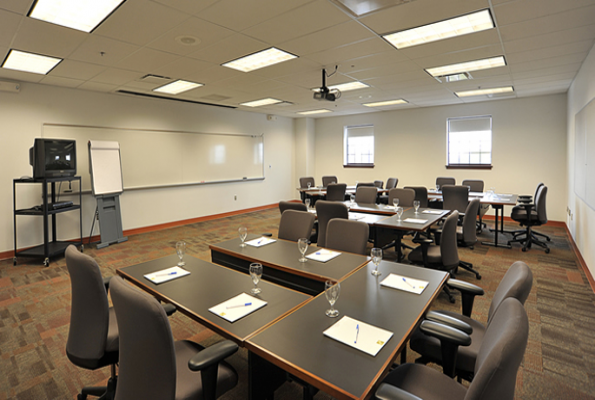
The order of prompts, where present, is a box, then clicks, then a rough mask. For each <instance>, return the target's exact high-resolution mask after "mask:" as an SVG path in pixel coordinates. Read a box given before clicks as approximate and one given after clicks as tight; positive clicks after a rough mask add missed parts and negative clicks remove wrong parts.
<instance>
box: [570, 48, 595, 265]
mask: <svg viewBox="0 0 595 400" xmlns="http://www.w3.org/2000/svg"><path fill="white" fill-rule="evenodd" d="M593 99H595V46H594V47H593V48H592V49H591V52H590V53H589V55H588V56H587V58H586V60H585V61H584V62H583V65H582V67H581V69H580V71H579V73H578V74H577V76H576V77H575V79H574V81H573V83H572V85H571V87H570V90H569V91H568V143H567V151H568V167H567V168H568V178H567V181H568V207H569V214H568V215H567V216H566V218H565V220H566V223H567V225H568V227H569V229H570V233H571V234H572V236H573V238H574V241H575V242H576V245H577V246H578V248H579V250H580V252H581V254H582V256H583V258H584V259H585V262H586V263H587V266H588V267H589V270H590V271H591V275H595V210H593V209H592V208H591V207H589V206H588V205H587V204H586V203H585V202H584V201H583V200H581V199H580V198H579V197H578V196H576V195H575V194H574V143H575V142H574V134H575V131H574V120H575V116H576V114H577V113H578V112H579V111H580V110H582V108H583V107H584V106H586V105H587V104H588V103H589V102H590V101H591V100H593ZM591 128H593V127H591ZM593 135H595V132H593V131H591V136H593ZM589 156H590V157H591V158H593V157H594V155H593V154H591V155H587V157H589ZM587 179H588V182H589V183H590V184H595V177H592V176H590V177H587Z"/></svg>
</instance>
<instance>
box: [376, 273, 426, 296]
mask: <svg viewBox="0 0 595 400" xmlns="http://www.w3.org/2000/svg"><path fill="white" fill-rule="evenodd" d="M380 284H381V285H382V286H388V287H390V288H393V289H399V290H404V291H405V292H411V293H415V294H421V293H422V292H423V291H424V289H425V288H426V286H428V282H427V281H420V280H418V279H413V278H407V277H405V276H401V275H397V274H390V275H389V276H387V277H386V278H384V280H383V281H382V282H380Z"/></svg>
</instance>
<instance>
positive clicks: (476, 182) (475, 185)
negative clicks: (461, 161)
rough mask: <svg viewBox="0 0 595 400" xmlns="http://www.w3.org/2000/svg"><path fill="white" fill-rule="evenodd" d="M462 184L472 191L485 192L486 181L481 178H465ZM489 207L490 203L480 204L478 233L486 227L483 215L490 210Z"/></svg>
mask: <svg viewBox="0 0 595 400" xmlns="http://www.w3.org/2000/svg"><path fill="white" fill-rule="evenodd" d="M461 185H463V186H467V187H469V191H470V192H475V193H483V187H484V183H483V181H482V180H480V179H465V180H464V181H463V183H461ZM489 209H490V205H489V204H480V205H479V212H478V215H479V221H477V232H478V233H481V231H482V229H483V228H485V226H486V224H484V223H483V216H484V215H486V213H487V212H488V210H489Z"/></svg>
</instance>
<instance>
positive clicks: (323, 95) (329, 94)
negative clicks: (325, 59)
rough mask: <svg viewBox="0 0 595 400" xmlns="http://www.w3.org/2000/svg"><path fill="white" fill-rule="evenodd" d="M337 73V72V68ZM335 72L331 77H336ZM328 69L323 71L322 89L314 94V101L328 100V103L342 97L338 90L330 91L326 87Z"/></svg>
mask: <svg viewBox="0 0 595 400" xmlns="http://www.w3.org/2000/svg"><path fill="white" fill-rule="evenodd" d="M335 72H337V67H335ZM335 72H333V73H332V74H331V75H328V76H329V77H330V76H332V75H334V74H335ZM326 77H327V75H326V69H324V68H323V69H322V87H321V88H320V89H318V91H316V92H314V100H320V101H322V100H326V101H335V100H337V99H338V98H339V97H341V92H340V91H339V90H338V89H329V88H328V87H326Z"/></svg>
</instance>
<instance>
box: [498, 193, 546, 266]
mask: <svg viewBox="0 0 595 400" xmlns="http://www.w3.org/2000/svg"><path fill="white" fill-rule="evenodd" d="M546 197H547V186H545V185H544V186H541V187H540V188H539V190H538V191H537V196H536V200H535V207H534V208H533V205H532V204H527V205H525V211H524V212H523V211H522V210H517V211H516V212H515V213H513V214H512V215H511V218H512V219H513V220H515V221H517V222H518V223H520V224H521V226H525V227H526V229H525V231H524V232H519V233H515V234H514V236H513V238H512V239H511V240H509V241H508V244H509V245H510V244H511V243H520V244H522V245H523V248H522V250H523V251H527V249H530V248H531V245H533V244H536V245H538V246H541V247H542V248H544V249H545V252H546V254H547V253H549V252H550V249H549V247H548V246H547V243H545V242H544V241H542V240H540V239H539V238H538V237H537V236H536V235H535V234H534V233H533V227H534V226H541V225H544V224H546V223H547V211H546Z"/></svg>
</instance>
